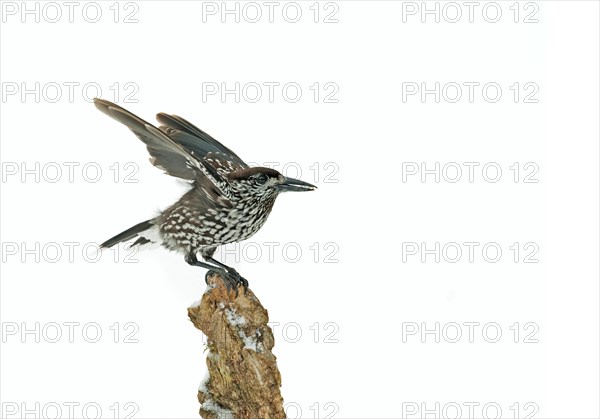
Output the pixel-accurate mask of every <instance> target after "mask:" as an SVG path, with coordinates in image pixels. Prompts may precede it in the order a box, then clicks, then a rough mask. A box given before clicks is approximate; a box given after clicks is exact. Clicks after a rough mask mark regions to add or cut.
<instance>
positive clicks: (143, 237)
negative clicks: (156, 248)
mask: <svg viewBox="0 0 600 419" xmlns="http://www.w3.org/2000/svg"><path fill="white" fill-rule="evenodd" d="M155 221H156V220H155V219H151V220H146V221H143V222H141V223H139V224H136V225H134V226H133V227H131V228H128V229H127V230H125V231H123V232H122V233H119V234H117V235H116V236H115V237H112V238H110V239H108V240H106V241H105V242H104V243H102V244H101V245H100V247H101V248H108V247H112V246H114V245H115V244H117V243H121V242H125V241H128V240H131V239H133V238H134V237H137V238H138V239H137V240H136V241H135V242H134V243H132V246H134V245H136V244H140V245H142V244H146V243H151V242H154V240H152V238H153V236H154V235H155V234H152V233H154V232H153V231H152V230H154V228H155V227H156V224H155ZM144 233H147V234H144Z"/></svg>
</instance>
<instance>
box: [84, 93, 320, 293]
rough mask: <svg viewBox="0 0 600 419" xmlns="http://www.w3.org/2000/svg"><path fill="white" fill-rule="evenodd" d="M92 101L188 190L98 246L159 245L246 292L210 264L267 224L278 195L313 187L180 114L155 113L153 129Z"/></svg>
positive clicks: (230, 272) (238, 279)
mask: <svg viewBox="0 0 600 419" xmlns="http://www.w3.org/2000/svg"><path fill="white" fill-rule="evenodd" d="M94 104H95V106H96V108H98V109H99V110H100V111H101V112H103V113H105V114H106V115H108V116H110V117H111V118H113V119H115V120H117V121H119V122H120V123H122V124H124V125H125V126H126V127H127V128H129V129H130V130H131V131H132V132H133V133H134V134H135V135H136V136H137V138H139V139H140V140H141V141H142V142H143V143H144V144H146V148H147V150H148V153H149V154H150V162H151V163H152V164H153V165H154V166H156V167H157V168H159V169H162V170H163V171H164V172H165V173H166V174H168V175H170V176H173V177H176V178H179V179H183V180H184V181H186V182H188V183H189V184H190V186H191V187H190V188H189V190H188V191H187V192H186V193H185V194H183V196H182V197H181V198H180V199H179V200H178V201H177V202H175V203H174V204H173V205H171V206H170V207H168V208H166V209H165V210H163V211H161V212H160V213H159V215H157V216H156V217H154V218H151V219H148V220H146V221H142V222H141V223H138V224H136V225H134V226H133V227H130V228H128V229H127V230H125V231H123V232H121V233H119V234H117V235H116V236H114V237H112V238H110V239H108V240H106V241H105V242H104V243H102V244H101V245H100V248H110V247H112V246H115V245H116V244H118V243H121V242H131V246H136V245H137V246H140V247H141V246H145V245H149V244H152V243H158V244H160V245H162V246H163V247H165V248H167V249H168V250H171V251H176V252H179V253H183V255H184V260H185V261H186V262H187V263H188V264H189V265H192V266H197V267H201V268H205V269H208V272H207V273H206V281H207V282H208V278H209V276H210V275H214V274H218V275H219V276H220V277H221V278H222V279H223V281H224V283H225V285H226V287H227V289H228V290H235V294H236V296H237V295H238V288H239V287H240V286H242V287H243V288H244V291H245V292H246V291H247V290H248V280H246V279H245V278H244V277H243V276H241V275H240V274H239V273H238V272H237V271H236V270H235V269H233V268H231V267H229V266H227V265H225V264H224V263H221V262H219V261H218V260H216V259H214V257H213V256H214V254H215V251H216V250H217V248H218V247H219V246H222V245H225V244H228V243H234V242H240V241H243V240H246V239H248V238H250V237H252V235H254V234H255V233H256V232H257V231H258V230H259V229H260V228H261V227H262V226H263V225H264V224H265V221H266V220H267V218H268V216H269V214H270V213H271V210H272V209H273V204H274V203H275V199H276V198H277V196H279V194H280V193H282V192H305V191H313V190H315V189H316V188H317V187H316V186H314V185H311V184H310V183H307V182H304V181H302V180H299V179H293V178H290V177H286V176H283V175H282V174H281V173H279V172H278V171H277V170H275V169H272V168H268V167H250V166H249V165H248V164H246V163H245V162H244V161H243V160H242V159H241V158H240V157H238V155H237V154H235V153H234V152H233V151H232V150H230V149H229V148H227V147H226V146H224V145H223V144H221V143H220V142H219V141H217V140H215V139H214V138H213V137H211V136H210V135H208V134H207V133H206V132H204V131H202V130H201V129H199V128H198V127H196V126H194V125H192V124H191V123H190V122H188V121H186V120H185V119H183V118H181V117H179V116H177V115H168V114H165V113H159V114H157V115H156V119H157V121H158V122H159V123H160V125H159V126H158V127H157V126H154V125H152V124H151V123H148V122H146V121H144V120H143V119H141V118H139V117H138V116H136V115H134V114H133V113H131V112H129V111H128V110H126V109H124V108H122V107H121V106H119V105H117V104H114V103H112V102H109V101H107V100H104V99H100V98H95V99H94ZM198 255H200V256H201V258H202V260H199V258H198Z"/></svg>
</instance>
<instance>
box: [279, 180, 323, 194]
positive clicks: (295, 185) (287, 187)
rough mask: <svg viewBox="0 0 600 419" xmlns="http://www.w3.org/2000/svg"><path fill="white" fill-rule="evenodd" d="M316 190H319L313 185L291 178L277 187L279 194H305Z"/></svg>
mask: <svg viewBox="0 0 600 419" xmlns="http://www.w3.org/2000/svg"><path fill="white" fill-rule="evenodd" d="M315 189H317V187H316V186H315V185H311V184H310V183H306V182H303V181H301V180H298V179H293V178H291V177H286V178H285V179H284V181H283V183H280V184H279V185H277V190H278V191H279V192H304V191H313V190H315Z"/></svg>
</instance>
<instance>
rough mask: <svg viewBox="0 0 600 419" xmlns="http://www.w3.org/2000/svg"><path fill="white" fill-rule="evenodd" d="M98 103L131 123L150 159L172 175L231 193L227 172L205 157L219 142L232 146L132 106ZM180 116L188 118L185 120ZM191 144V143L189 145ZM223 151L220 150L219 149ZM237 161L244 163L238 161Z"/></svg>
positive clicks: (119, 118) (105, 102)
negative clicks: (156, 120) (152, 118)
mask: <svg viewBox="0 0 600 419" xmlns="http://www.w3.org/2000/svg"><path fill="white" fill-rule="evenodd" d="M94 103H95V104H96V107H97V108H98V109H99V110H101V111H102V112H103V113H105V114H106V115H108V116H110V117H111V118H113V119H115V120H117V121H119V122H121V123H122V124H124V125H125V126H127V127H128V128H129V129H130V130H131V131H133V133H134V134H135V135H136V136H137V137H138V138H139V139H140V140H142V141H143V142H144V143H145V144H146V148H147V149H148V152H149V153H150V155H151V156H152V158H151V159H150V161H151V162H152V164H153V165H155V166H156V167H159V168H161V169H163V170H164V171H165V172H167V173H168V174H169V175H171V176H175V177H178V178H181V179H185V180H187V181H191V182H196V183H198V184H200V185H202V186H203V187H204V188H206V187H208V186H209V185H208V184H207V181H210V183H212V184H213V185H214V187H216V188H218V191H214V192H215V193H216V192H220V193H221V194H222V195H224V196H226V197H227V196H228V195H229V184H228V182H227V180H226V178H224V177H223V172H222V171H220V170H218V167H216V166H215V165H213V164H212V162H209V161H207V160H206V159H205V157H206V156H207V155H208V154H210V153H211V152H213V150H214V149H218V147H217V145H216V144H218V145H219V146H220V147H222V149H223V150H228V149H227V148H226V147H225V146H223V145H222V144H220V143H219V142H217V140H214V139H212V138H211V137H210V136H208V134H204V133H203V134H204V135H205V136H206V138H208V139H210V140H211V141H208V140H205V139H204V138H202V137H197V136H193V135H192V134H189V132H184V131H180V130H179V129H177V128H172V129H166V128H165V127H161V128H160V129H159V128H157V127H155V126H154V125H152V124H150V123H148V122H146V121H144V120H143V119H141V118H139V117H137V116H136V115H134V114H132V113H131V112H129V111H128V110H126V109H124V108H122V107H120V106H119V105H116V104H114V103H111V102H109V101H107V100H103V99H94ZM180 120H181V121H184V122H185V120H182V119H180ZM161 122H162V121H161ZM187 124H188V125H189V126H190V127H191V129H195V130H197V131H198V132H199V133H202V131H200V130H199V129H198V128H195V127H194V126H193V125H191V124H189V123H187ZM182 126H183V125H182ZM182 134H185V135H182ZM171 136H173V138H172V137H171ZM184 137H185V138H184ZM194 141H195V142H194ZM187 145H190V146H189V147H188V146H187ZM192 145H193V146H194V147H192ZM203 150H206V152H204V153H203ZM220 151H221V150H217V152H220ZM229 153H231V155H232V156H234V157H232V158H235V159H237V160H239V162H241V164H243V165H245V163H244V162H243V161H242V160H241V159H240V158H239V157H237V156H236V155H235V153H233V152H232V151H231V150H229ZM235 164H240V163H238V162H235ZM246 167H247V166H246Z"/></svg>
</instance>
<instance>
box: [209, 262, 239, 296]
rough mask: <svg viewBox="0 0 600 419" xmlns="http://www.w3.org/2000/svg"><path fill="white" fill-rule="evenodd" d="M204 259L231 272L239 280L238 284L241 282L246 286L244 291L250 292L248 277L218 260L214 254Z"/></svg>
mask: <svg viewBox="0 0 600 419" xmlns="http://www.w3.org/2000/svg"><path fill="white" fill-rule="evenodd" d="M204 260H206V261H207V262H211V263H213V264H215V265H217V266H218V267H220V268H221V269H225V270H226V271H227V272H228V273H229V274H231V275H232V276H233V277H234V278H235V279H236V280H237V282H238V284H241V285H242V286H243V287H244V293H246V292H248V285H249V283H248V280H247V279H246V278H244V277H243V276H242V275H240V274H239V273H238V271H236V270H235V269H233V268H231V267H229V266H227V265H225V264H224V263H221V262H219V261H218V260H216V259H214V258H213V257H212V256H209V257H205V258H204Z"/></svg>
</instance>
